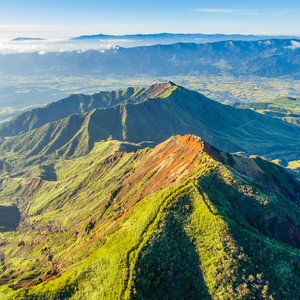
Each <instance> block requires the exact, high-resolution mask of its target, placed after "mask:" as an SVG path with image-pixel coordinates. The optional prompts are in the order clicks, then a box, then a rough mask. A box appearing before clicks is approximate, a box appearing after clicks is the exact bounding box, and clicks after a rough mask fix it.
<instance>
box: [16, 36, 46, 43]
mask: <svg viewBox="0 0 300 300" xmlns="http://www.w3.org/2000/svg"><path fill="white" fill-rule="evenodd" d="M45 40H46V39H44V38H39V37H17V38H15V39H12V40H11V41H12V42H22V41H25V42H26V41H45Z"/></svg>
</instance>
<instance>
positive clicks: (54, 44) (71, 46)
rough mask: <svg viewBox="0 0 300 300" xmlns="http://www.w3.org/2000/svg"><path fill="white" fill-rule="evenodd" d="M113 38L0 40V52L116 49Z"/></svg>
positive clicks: (43, 52) (45, 52)
mask: <svg viewBox="0 0 300 300" xmlns="http://www.w3.org/2000/svg"><path fill="white" fill-rule="evenodd" d="M115 42H116V41H114V40H109V41H101V42H97V41H95V42H93V41H69V40H58V41H49V40H48V41H17V42H15V41H9V42H1V41H0V54H9V53H30V52H37V53H38V54H39V55H45V54H47V53H49V52H66V51H78V52H84V51H87V50H92V49H93V50H99V51H101V52H104V51H105V50H118V49H119V47H118V46H117V44H116V43H115Z"/></svg>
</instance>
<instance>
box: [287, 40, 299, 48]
mask: <svg viewBox="0 0 300 300" xmlns="http://www.w3.org/2000/svg"><path fill="white" fill-rule="evenodd" d="M286 48H288V49H292V50H296V49H300V42H298V41H291V46H288V47H286Z"/></svg>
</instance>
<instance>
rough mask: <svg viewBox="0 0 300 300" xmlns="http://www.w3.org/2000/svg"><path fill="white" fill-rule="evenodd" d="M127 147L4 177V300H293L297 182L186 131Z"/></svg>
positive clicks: (298, 236) (299, 246) (299, 268)
mask: <svg viewBox="0 0 300 300" xmlns="http://www.w3.org/2000/svg"><path fill="white" fill-rule="evenodd" d="M132 147H136V145H132V144H128V143H120V142H117V141H107V142H102V143H97V145H96V146H95V147H94V149H93V150H92V151H91V152H90V153H89V154H88V155H86V156H85V157H81V158H76V159H72V160H63V159H61V160H59V161H57V162H55V163H53V164H52V165H51V166H50V165H48V166H43V168H44V172H48V173H52V175H51V180H48V179H43V178H42V177H41V176H38V177H37V176H33V174H35V172H36V171H35V170H34V168H32V169H31V170H30V172H28V173H27V174H24V176H23V177H17V178H8V177H6V178H4V179H3V180H2V182H1V191H0V214H1V213H2V210H4V207H11V208H12V207H14V210H15V211H16V207H17V210H18V211H19V213H18V214H17V215H21V218H20V217H18V220H17V222H19V224H18V227H17V228H16V226H14V227H10V228H9V229H8V228H7V227H5V226H2V225H3V224H2V223H3V220H2V219H1V220H0V240H1V249H0V258H1V260H0V269H1V272H0V298H1V300H8V299H9V300H10V299H20V300H22V299H25V300H28V299H43V300H47V299H49V300H50V299H51V300H52V299H80V300H89V299H108V300H109V299H114V300H115V299H216V300H218V299H299V297H300V291H299V286H300V222H299V220H300V183H299V181H297V180H295V178H294V177H292V175H290V174H289V173H287V172H286V171H285V170H284V169H283V168H281V167H279V166H277V165H275V164H272V163H270V162H268V161H266V160H264V159H262V158H259V157H254V158H248V157H245V156H241V155H232V154H226V153H223V152H220V151H219V150H217V149H216V148H214V147H212V146H211V145H209V144H207V143H205V142H203V141H202V140H201V139H200V138H198V137H195V136H191V135H187V136H174V137H171V138H170V139H168V140H167V141H165V142H163V143H162V144H160V145H158V146H156V147H155V148H153V149H149V148H147V149H144V150H139V151H136V152H130V151H128V149H130V148H132ZM123 149H127V150H126V151H127V152H124V151H123ZM41 167H42V166H41ZM14 215H16V213H14V214H10V215H7V218H6V220H5V222H6V224H12V223H14V222H15V221H16V220H8V218H9V216H10V218H14Z"/></svg>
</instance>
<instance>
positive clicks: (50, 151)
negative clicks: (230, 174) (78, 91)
mask: <svg viewBox="0 0 300 300" xmlns="http://www.w3.org/2000/svg"><path fill="white" fill-rule="evenodd" d="M174 134H183V135H184V134H195V135H198V136H201V137H202V138H203V139H204V140H206V141H207V142H209V143H210V144H212V145H213V146H215V147H217V148H219V149H221V150H223V151H227V152H237V151H242V152H245V153H246V154H248V155H251V154H257V155H263V156H266V157H268V158H271V159H281V160H282V161H283V163H284V162H287V161H290V160H298V159H299V151H297V150H299V148H300V141H299V136H300V128H299V127H297V126H294V125H292V124H288V123H286V122H283V121H281V120H278V119H274V118H271V117H268V116H264V115H261V114H259V113H256V112H254V111H252V110H244V109H237V108H233V107H231V106H227V105H223V104H220V103H218V102H216V101H213V100H210V99H208V98H206V97H205V96H203V95H201V94H199V93H197V92H194V91H190V90H187V89H185V88H183V87H181V86H177V85H176V84H174V83H172V82H167V83H162V84H155V85H152V86H150V87H147V88H127V89H125V90H122V91H116V92H100V93H98V94H95V95H92V96H84V95H73V96H70V97H68V98H66V99H63V100H61V101H58V102H55V103H52V104H50V105H48V106H46V107H43V108H38V109H34V110H31V111H29V112H26V113H23V114H21V115H20V116H19V117H17V118H16V119H15V120H12V121H10V122H8V123H6V124H4V125H2V126H1V127H0V136H2V139H3V141H2V143H1V146H0V149H1V150H0V151H1V153H6V152H10V153H11V157H15V158H17V160H18V159H19V157H20V156H22V157H26V158H30V157H31V158H32V157H36V158H37V157H38V158H39V159H40V158H41V157H43V158H44V157H49V156H51V157H61V156H66V157H72V156H80V155H85V154H87V153H88V152H89V151H91V149H92V148H93V147H94V144H95V143H96V142H100V141H106V140H109V139H113V140H120V141H127V142H132V143H141V142H145V141H146V142H149V143H152V145H156V144H158V143H160V142H162V141H164V140H165V139H167V138H168V137H170V136H172V135H174Z"/></svg>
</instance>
